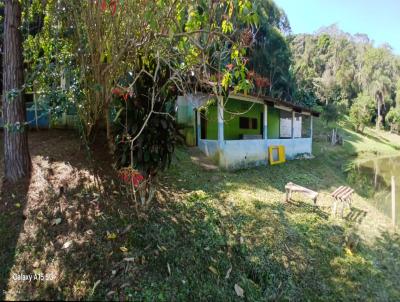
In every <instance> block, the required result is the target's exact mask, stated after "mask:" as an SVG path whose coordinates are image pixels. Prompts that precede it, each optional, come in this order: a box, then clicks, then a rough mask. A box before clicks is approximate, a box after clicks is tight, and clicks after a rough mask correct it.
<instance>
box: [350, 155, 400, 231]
mask: <svg viewBox="0 0 400 302" xmlns="http://www.w3.org/2000/svg"><path fill="white" fill-rule="evenodd" d="M392 176H395V181H396V221H397V224H398V225H400V223H399V222H400V157H386V158H377V159H373V160H370V161H366V162H363V163H361V164H357V165H354V166H352V167H351V168H350V169H348V174H347V177H348V182H349V183H350V184H351V185H352V187H353V188H354V189H355V190H356V191H357V193H358V194H359V195H361V196H363V197H366V198H367V199H368V200H369V201H370V202H371V203H372V204H373V205H374V206H375V207H376V208H377V209H379V210H380V211H382V212H383V213H385V214H386V215H387V216H389V217H391V216H392V205H391V178H392Z"/></svg>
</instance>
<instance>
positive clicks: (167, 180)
mask: <svg viewBox="0 0 400 302" xmlns="http://www.w3.org/2000/svg"><path fill="white" fill-rule="evenodd" d="M344 135H345V139H346V140H348V141H347V142H345V144H344V146H343V147H330V146H328V145H327V144H326V143H324V142H322V134H321V139H320V141H317V142H316V144H315V154H316V155H317V156H316V158H315V159H312V160H297V161H291V162H288V163H286V164H284V165H279V166H270V167H259V168H255V169H249V170H240V171H236V172H225V171H207V170H204V169H202V168H201V167H200V166H199V165H197V164H194V160H193V159H192V158H191V154H192V153H191V152H190V151H189V150H188V149H186V148H179V149H178V150H177V152H176V160H175V161H174V162H173V164H172V166H171V168H170V169H169V170H168V171H167V172H165V173H163V175H162V176H161V178H160V187H159V191H158V193H157V196H156V197H157V198H156V201H155V203H154V206H153V207H152V208H151V209H150V210H149V211H148V212H147V213H146V214H143V215H140V217H137V215H136V214H135V211H134V210H133V207H132V204H131V202H129V201H127V200H124V198H123V195H122V192H121V191H120V190H119V189H118V186H117V185H116V181H115V179H114V175H113V173H112V169H111V168H110V167H109V165H108V164H107V163H106V162H105V159H104V156H103V158H101V155H102V154H104V151H103V152H102V151H101V150H99V151H98V152H96V151H95V153H94V156H93V159H92V160H89V159H88V158H87V157H86V156H85V153H84V151H83V150H80V149H79V141H78V139H77V138H76V137H75V136H74V135H73V134H72V133H69V132H60V131H48V132H40V133H31V134H30V144H31V154H32V158H33V164H34V170H33V174H32V177H31V179H30V181H29V182H28V183H23V184H19V185H18V186H14V187H10V186H7V185H6V186H5V187H3V188H2V197H1V198H2V203H1V208H0V245H1V246H2V247H4V248H3V251H2V253H1V254H0V290H4V291H5V292H4V296H3V298H7V299H70V300H71V299H86V300H88V299H110V300H116V299H121V300H133V301H137V300H143V301H188V300H192V301H242V300H244V301H265V300H295V301H303V300H313V301H314V300H321V301H322V300H323V301H327V300H328V301H329V300H331V301H337V300H346V301H349V300H350V301H351V300H353V301H360V300H362V301H363V300H370V301H399V300H400V279H399V277H398V276H400V236H399V234H398V233H397V232H396V231H394V230H392V229H391V228H390V220H389V218H387V217H386V216H384V215H383V214H380V213H379V212H378V211H376V210H375V209H374V208H372V207H371V206H370V205H369V204H368V203H367V202H366V201H365V200H364V199H363V197H361V196H360V195H359V193H360V192H357V193H356V194H355V195H356V196H355V201H354V209H353V211H352V212H351V213H349V212H346V213H345V218H344V219H343V220H341V219H339V218H336V219H335V218H332V217H331V216H330V215H329V214H330V205H331V203H332V200H331V199H330V198H329V196H328V193H329V192H331V191H332V190H333V189H334V188H336V187H337V186H339V185H343V184H346V175H345V174H344V173H343V169H342V168H343V166H344V165H346V164H347V163H348V162H349V161H350V160H357V159H360V158H366V157H367V154H371V153H372V154H374V155H375V154H378V153H379V154H382V155H390V154H397V153H398V148H399V146H400V143H398V142H400V141H399V139H398V137H397V136H396V137H394V138H393V139H391V138H390V137H387V135H388V134H385V133H380V132H379V133H377V132H374V131H373V130H368V132H367V135H359V134H357V133H354V132H352V131H351V130H344ZM389 139H390V142H389V141H386V140H389ZM288 181H293V182H295V183H298V184H300V185H304V186H306V187H309V188H311V189H314V190H317V191H319V192H321V198H320V200H319V202H320V207H319V208H318V209H314V208H313V207H312V206H311V203H312V202H311V201H310V200H307V199H305V198H303V197H302V196H298V195H294V201H293V202H291V203H284V202H283V199H284V185H285V184H286V183H287V182H288ZM35 272H36V273H44V274H47V275H46V276H49V278H50V279H51V280H47V281H35V282H33V281H32V282H18V281H15V280H13V276H15V274H33V273H35ZM235 286H236V290H239V293H240V289H242V290H243V291H244V293H243V296H244V297H239V296H238V295H237V293H236V292H235Z"/></svg>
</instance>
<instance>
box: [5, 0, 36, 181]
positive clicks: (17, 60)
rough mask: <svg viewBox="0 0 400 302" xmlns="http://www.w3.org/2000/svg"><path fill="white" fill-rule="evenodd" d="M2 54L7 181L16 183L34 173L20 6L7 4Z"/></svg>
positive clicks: (15, 0)
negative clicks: (25, 88)
mask: <svg viewBox="0 0 400 302" xmlns="http://www.w3.org/2000/svg"><path fill="white" fill-rule="evenodd" d="M4 15H5V18H4V43H3V45H4V52H3V60H4V61H3V67H4V71H3V118H4V165H5V178H6V180H8V181H10V182H15V181H17V180H19V179H21V178H23V177H25V176H27V175H28V174H29V172H30V169H31V160H30V155H29V149H28V134H27V131H26V123H25V104H24V98H23V85H24V73H23V72H24V70H23V59H22V36H21V32H20V26H21V6H20V3H19V1H18V0H5V10H4Z"/></svg>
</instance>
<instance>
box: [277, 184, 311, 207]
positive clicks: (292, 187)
mask: <svg viewBox="0 0 400 302" xmlns="http://www.w3.org/2000/svg"><path fill="white" fill-rule="evenodd" d="M285 190H286V202H288V201H289V200H290V199H291V198H292V193H293V192H299V193H302V194H304V195H305V196H307V197H309V198H311V199H312V200H313V202H314V206H316V205H317V198H318V192H315V191H313V190H310V189H307V188H305V187H302V186H299V185H296V184H294V183H292V182H289V183H287V184H286V186H285Z"/></svg>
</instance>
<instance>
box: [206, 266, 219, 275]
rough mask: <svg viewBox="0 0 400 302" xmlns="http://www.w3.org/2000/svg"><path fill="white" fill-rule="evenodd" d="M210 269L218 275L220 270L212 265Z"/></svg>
mask: <svg viewBox="0 0 400 302" xmlns="http://www.w3.org/2000/svg"><path fill="white" fill-rule="evenodd" d="M208 269H209V270H210V271H211V272H212V273H213V274H215V275H218V270H217V269H216V268H215V267H214V266H212V265H210V266H209V267H208Z"/></svg>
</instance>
